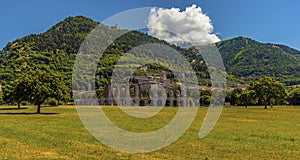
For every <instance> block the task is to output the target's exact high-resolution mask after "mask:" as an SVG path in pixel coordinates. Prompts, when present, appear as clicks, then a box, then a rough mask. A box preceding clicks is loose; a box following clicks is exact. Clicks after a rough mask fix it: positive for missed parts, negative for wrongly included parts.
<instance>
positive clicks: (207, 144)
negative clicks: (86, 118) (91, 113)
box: [0, 106, 300, 159]
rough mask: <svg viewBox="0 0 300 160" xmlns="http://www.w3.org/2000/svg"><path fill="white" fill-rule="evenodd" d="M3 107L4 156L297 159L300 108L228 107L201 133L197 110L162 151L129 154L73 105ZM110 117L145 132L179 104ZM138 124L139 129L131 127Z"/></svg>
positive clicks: (0, 142) (114, 112)
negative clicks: (100, 137) (103, 138)
mask: <svg viewBox="0 0 300 160" xmlns="http://www.w3.org/2000/svg"><path fill="white" fill-rule="evenodd" d="M13 108H16V107H7V106H3V107H0V147H1V148H0V149H1V152H0V159H205V158H209V159H299V156H300V107H290V106H281V107H274V108H273V109H268V110H264V109H263V107H249V108H247V109H246V108H244V107H233V108H224V110H223V112H222V115H221V117H220V119H219V121H218V123H217V125H216V127H215V128H214V130H213V131H212V132H211V133H210V134H209V135H208V136H207V137H206V138H204V139H199V138H198V132H199V129H200V127H201V124H202V120H203V118H204V116H205V113H206V111H207V108H202V107H201V108H199V111H198V114H197V117H196V119H195V120H194V122H193V123H192V125H191V127H190V128H189V129H188V130H187V131H186V132H185V134H184V135H183V136H182V137H181V138H179V139H178V140H177V141H176V142H174V143H172V144H171V145H169V146H167V147H166V148H163V149H162V150H159V151H156V152H152V153H146V154H130V153H125V152H120V151H117V150H115V149H112V148H109V147H106V146H105V145H103V144H101V143H100V142H98V141H97V140H96V139H95V138H93V137H92V136H91V135H90V134H89V132H88V131H87V130H86V128H85V127H84V126H83V124H82V123H81V121H80V120H79V117H78V114H77V112H76V109H75V107H73V106H60V107H44V108H42V110H41V111H42V113H44V114H31V113H35V112H36V107H27V108H26V109H21V110H17V109H13ZM104 110H105V112H106V114H107V115H108V117H109V118H110V119H112V121H113V122H114V123H115V124H117V125H119V126H121V127H123V128H128V129H129V130H132V131H136V132H146V131H151V130H155V129H158V128H160V127H161V126H164V125H166V124H167V123H168V122H169V121H170V120H171V119H172V118H173V116H174V114H175V113H176V111H177V110H178V109H177V108H173V107H165V108H163V109H162V110H161V112H159V114H158V115H157V116H155V117H152V118H149V119H140V118H139V119H138V118H134V117H131V116H128V115H125V114H124V113H122V112H121V111H120V110H119V109H118V108H117V107H104ZM131 126H135V127H131Z"/></svg>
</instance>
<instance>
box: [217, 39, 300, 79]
mask: <svg viewBox="0 0 300 160" xmlns="http://www.w3.org/2000/svg"><path fill="white" fill-rule="evenodd" d="M217 47H218V48H219V50H220V53H221V55H222V57H223V61H224V63H225V67H226V69H227V72H228V74H230V75H234V76H235V77H237V78H239V79H242V80H244V81H251V80H255V79H258V78H260V77H263V76H266V75H268V76H274V77H276V78H278V79H280V80H281V81H284V82H285V83H286V84H288V85H293V84H299V83H300V65H299V60H300V51H297V50H295V49H292V48H290V47H287V46H284V45H277V44H269V43H267V44H264V43H260V42H257V41H255V40H252V39H249V38H245V37H238V38H233V39H230V40H225V41H221V42H219V43H217Z"/></svg>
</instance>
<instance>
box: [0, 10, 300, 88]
mask: <svg viewBox="0 0 300 160" xmlns="http://www.w3.org/2000/svg"><path fill="white" fill-rule="evenodd" d="M98 25H99V23H98V22H95V21H93V20H91V19H89V18H85V17H82V16H77V17H69V18H66V19H65V20H63V21H62V22H60V23H58V24H57V25H55V26H53V27H51V28H50V29H49V30H48V31H46V32H45V33H41V34H31V35H28V36H26V37H23V38H19V39H17V40H15V41H13V42H10V43H8V44H7V46H6V47H5V48H3V50H2V51H0V81H1V82H0V83H1V84H2V85H5V84H7V83H8V82H10V81H12V80H13V79H16V78H17V77H18V76H19V75H21V74H23V73H26V71H29V70H32V69H36V68H38V69H44V68H47V69H52V70H55V71H59V72H60V73H61V74H62V76H63V77H64V79H65V81H66V82H67V84H68V85H69V86H70V87H71V75H72V69H73V64H74V60H75V56H76V53H77V52H78V50H79V47H80V45H81V44H82V42H83V40H84V39H85V38H86V36H87V35H88V33H89V32H90V31H91V30H92V29H94V28H95V27H96V26H98ZM99 27H100V28H102V29H103V30H105V32H103V33H102V34H109V32H116V31H117V30H118V29H117V28H115V27H109V26H105V25H101V24H100V26H99ZM100 36H101V35H100ZM146 43H159V44H165V45H168V46H170V47H172V48H174V49H176V50H177V51H179V52H181V53H182V54H183V55H184V56H185V57H186V58H187V59H188V61H189V62H190V63H191V65H192V67H193V68H194V69H195V70H196V74H197V76H198V80H199V83H200V84H201V85H209V83H210V80H209V74H208V71H207V68H206V66H205V63H203V60H202V58H201V57H199V56H197V54H196V53H195V52H194V50H193V48H192V47H190V48H187V49H183V48H180V47H177V46H175V45H170V44H168V43H167V42H165V41H162V40H159V39H157V38H154V37H151V36H148V35H147V34H144V33H142V32H138V31H130V32H128V33H127V34H125V35H123V36H122V37H120V38H118V39H117V40H116V41H115V42H114V43H112V44H111V46H109V47H108V48H107V50H106V51H105V54H104V56H103V57H102V58H101V59H100V63H99V66H98V67H99V68H101V69H98V70H97V74H98V75H101V76H100V77H101V78H100V79H98V81H97V84H96V85H97V86H96V87H101V86H105V85H107V84H108V83H109V81H110V76H111V74H112V70H113V66H114V65H115V64H116V63H117V62H118V60H119V58H120V57H121V56H122V55H123V54H124V53H126V52H127V51H129V50H131V49H132V48H134V47H135V46H138V45H141V44H146ZM216 45H217V47H218V48H219V50H220V53H221V55H222V57H223V59H224V62H225V67H226V69H227V71H228V73H229V75H228V78H230V79H231V80H234V79H236V78H235V77H237V78H238V79H241V80H242V81H246V82H247V81H251V80H253V79H257V78H259V77H262V76H265V75H271V76H276V77H278V78H279V79H280V80H283V81H284V82H286V83H289V84H296V83H300V74H299V71H300V70H299V64H298V63H297V62H299V58H300V53H299V51H297V50H294V49H292V48H289V47H287V46H283V45H275V44H262V43H259V42H256V41H254V40H251V39H248V38H244V37H238V38H235V39H230V40H226V41H222V42H219V43H217V44H216ZM160 71H167V76H168V78H170V79H172V78H174V75H172V73H171V71H169V70H168V69H167V68H164V67H162V66H159V65H157V64H150V67H149V69H148V70H147V71H143V70H140V71H137V74H147V73H160Z"/></svg>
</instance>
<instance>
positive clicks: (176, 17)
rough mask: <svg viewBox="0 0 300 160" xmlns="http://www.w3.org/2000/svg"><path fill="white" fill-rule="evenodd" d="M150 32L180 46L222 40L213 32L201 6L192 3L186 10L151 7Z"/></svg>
mask: <svg viewBox="0 0 300 160" xmlns="http://www.w3.org/2000/svg"><path fill="white" fill-rule="evenodd" d="M147 26H148V28H149V32H148V34H149V35H151V36H154V37H157V38H159V39H163V40H165V41H167V42H169V43H173V44H176V45H179V46H186V44H187V43H190V44H192V45H205V44H211V43H214V42H218V41H220V39H219V38H218V36H217V35H216V34H213V33H212V32H213V29H214V27H213V25H212V23H211V20H210V18H209V17H208V16H207V15H205V14H204V13H203V12H202V9H201V8H200V7H197V6H196V5H192V6H191V7H187V8H186V9H185V11H182V12H181V11H180V9H179V8H171V9H163V8H153V9H151V12H150V15H149V18H148V24H147Z"/></svg>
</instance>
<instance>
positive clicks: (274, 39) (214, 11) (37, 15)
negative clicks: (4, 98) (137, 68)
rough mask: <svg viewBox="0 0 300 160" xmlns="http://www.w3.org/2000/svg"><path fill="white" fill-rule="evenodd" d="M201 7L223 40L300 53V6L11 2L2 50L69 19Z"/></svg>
mask: <svg viewBox="0 0 300 160" xmlns="http://www.w3.org/2000/svg"><path fill="white" fill-rule="evenodd" d="M192 4H197V5H198V6H200V7H201V8H202V9H203V11H204V12H205V13H206V14H207V15H208V16H209V17H210V18H211V20H212V21H213V25H214V28H215V30H214V32H215V33H218V36H219V37H220V38H221V39H222V40H224V39H228V38H233V37H237V36H246V37H250V38H253V39H255V40H258V41H261V42H271V43H280V44H285V45H288V46H291V47H294V48H296V49H300V18H299V15H300V9H299V7H300V1H298V0H288V1H287V0H251V1H250V0H248V1H246V0H198V1H195V0H194V1H192V0H180V1H179V0H104V1H102V0H81V1H79V0H26V1H25V0H10V1H1V2H0V10H1V14H0V20H1V25H0V48H3V47H4V46H5V45H6V44H7V42H10V41H13V40H15V39H17V38H20V37H23V36H25V35H28V34H32V33H42V32H44V31H46V30H47V29H49V28H50V27H51V26H53V25H54V24H56V23H58V22H59V21H61V20H63V19H64V18H66V17H68V16H76V15H83V16H86V17H89V18H92V19H94V20H96V21H99V22H101V21H103V20H105V19H106V18H108V17H110V16H112V15H115V14H117V13H119V12H122V11H125V10H128V9H133V8H138V7H163V8H171V7H178V8H181V9H185V8H186V7H187V6H191V5H192Z"/></svg>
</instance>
